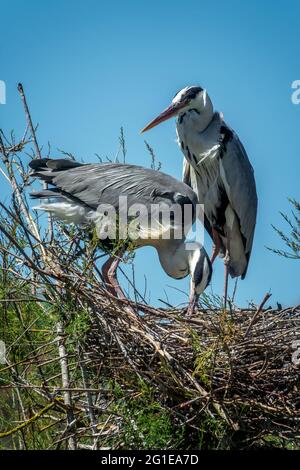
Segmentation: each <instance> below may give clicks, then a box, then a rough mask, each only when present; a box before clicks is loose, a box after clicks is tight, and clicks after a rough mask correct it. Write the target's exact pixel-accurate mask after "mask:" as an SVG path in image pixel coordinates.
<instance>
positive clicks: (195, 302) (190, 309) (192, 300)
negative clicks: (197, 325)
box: [186, 294, 199, 317]
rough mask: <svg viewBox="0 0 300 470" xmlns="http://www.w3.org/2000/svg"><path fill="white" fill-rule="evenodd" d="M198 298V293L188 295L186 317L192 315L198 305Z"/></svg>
mask: <svg viewBox="0 0 300 470" xmlns="http://www.w3.org/2000/svg"><path fill="white" fill-rule="evenodd" d="M198 300H199V295H197V294H194V295H191V296H190V300H189V305H188V308H187V312H186V316H187V317H190V316H191V315H193V313H194V311H195V308H196V307H197V305H198Z"/></svg>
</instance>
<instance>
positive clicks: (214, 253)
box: [210, 228, 221, 264]
mask: <svg viewBox="0 0 300 470" xmlns="http://www.w3.org/2000/svg"><path fill="white" fill-rule="evenodd" d="M212 237H213V251H212V255H211V258H210V262H211V264H213V262H214V261H215V259H216V257H217V256H218V254H219V252H220V248H221V240H220V235H219V234H218V232H217V231H216V230H215V229H214V228H212Z"/></svg>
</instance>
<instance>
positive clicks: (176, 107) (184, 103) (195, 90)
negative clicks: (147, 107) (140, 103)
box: [141, 86, 210, 132]
mask: <svg viewBox="0 0 300 470" xmlns="http://www.w3.org/2000/svg"><path fill="white" fill-rule="evenodd" d="M209 103H210V100H209V97H208V95H207V92H206V90H204V89H203V88H201V87H200V86H189V87H185V88H183V89H182V90H180V91H178V92H177V93H176V95H175V96H174V98H173V100H172V102H171V105H170V106H169V107H168V108H167V109H165V110H164V111H163V112H162V113H161V114H159V115H158V116H157V117H156V118H155V119H153V121H151V122H149V124H147V126H146V127H144V129H142V131H141V132H146V131H148V130H149V129H152V128H153V127H155V126H157V125H158V124H160V123H161V122H163V121H166V120H167V119H170V118H171V117H175V116H179V115H180V114H184V113H186V112H187V111H189V110H191V109H195V110H196V111H198V113H200V114H201V112H203V111H204V110H205V108H206V106H207V105H208V104H209Z"/></svg>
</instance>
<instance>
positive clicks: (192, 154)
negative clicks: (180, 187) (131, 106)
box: [142, 86, 257, 278]
mask: <svg viewBox="0 0 300 470" xmlns="http://www.w3.org/2000/svg"><path fill="white" fill-rule="evenodd" d="M175 116H176V117H177V123H176V128H177V136H178V144H179V146H180V148H181V150H182V152H183V154H184V156H185V161H184V164H183V181H184V182H185V183H187V184H188V185H190V186H191V187H192V188H193V189H194V191H195V192H196V194H197V196H198V199H199V203H200V204H204V212H205V216H204V225H205V228H206V229H207V231H208V232H209V234H210V235H211V237H212V238H213V239H214V241H215V238H216V237H215V233H217V238H218V242H219V244H220V255H221V256H225V254H226V266H227V267H228V270H229V273H230V274H231V276H232V277H236V276H241V277H242V278H244V277H245V275H246V272H247V267H248V262H249V257H250V254H251V249H252V243H253V236H254V229H255V223H256V213H257V195H256V185H255V179H254V174H253V169H252V166H251V164H250V162H249V159H248V156H247V154H246V151H245V149H244V147H243V145H242V143H241V142H240V140H239V138H238V136H237V135H236V133H235V132H234V131H233V130H232V129H230V127H229V126H228V125H227V124H226V122H225V121H224V119H223V115H222V114H221V113H218V112H214V109H213V105H212V101H211V99H210V97H209V96H208V94H207V92H206V90H204V89H202V88H201V87H195V86H193V87H186V88H184V89H183V90H181V91H179V92H178V93H177V94H176V95H175V96H174V98H173V100H172V103H171V105H170V106H169V107H168V108H167V109H165V110H164V111H163V112H162V113H161V114H160V115H159V116H157V117H156V118H155V119H153V120H152V121H151V122H150V123H149V124H148V125H147V126H146V127H145V128H144V129H143V131H142V132H144V131H146V130H149V129H151V128H153V127H154V126H156V125H158V124H160V123H161V122H163V121H165V120H167V119H169V118H171V117H175ZM212 259H214V257H213V258H212Z"/></svg>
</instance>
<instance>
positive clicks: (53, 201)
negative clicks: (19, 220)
mask: <svg viewBox="0 0 300 470" xmlns="http://www.w3.org/2000/svg"><path fill="white" fill-rule="evenodd" d="M29 165H30V167H31V168H32V170H33V172H32V173H31V175H32V176H33V177H38V178H39V179H41V180H43V181H46V182H47V183H48V184H50V185H52V188H49V189H46V190H42V191H38V192H32V193H31V197H33V198H39V199H44V200H46V201H45V202H43V203H42V204H41V205H40V206H39V207H38V208H39V209H42V210H44V211H47V212H50V213H52V214H53V215H54V217H56V218H58V219H61V220H63V221H66V222H69V223H75V224H88V225H91V224H94V225H95V226H96V230H97V234H98V235H99V237H100V238H102V235H103V233H104V232H105V231H106V233H108V232H110V231H109V230H107V224H110V223H113V220H112V214H113V212H112V213H110V215H109V217H107V215H108V212H109V210H110V208H113V209H114V210H115V212H116V213H117V214H118V216H119V220H120V217H121V206H122V207H123V205H124V204H125V202H126V204H125V206H126V216H128V220H129V221H130V223H131V228H132V230H131V231H129V232H128V236H129V238H130V237H131V238H133V239H134V242H135V246H136V247H141V246H146V245H150V246H153V247H154V248H156V250H157V252H158V256H159V260H160V263H161V266H162V267H163V269H164V271H165V272H166V274H168V275H169V276H171V277H172V278H174V279H181V278H184V277H186V276H187V275H188V274H190V275H191V282H190V303H189V310H188V311H189V313H191V312H192V311H193V309H194V305H195V303H196V301H197V299H198V297H199V295H200V294H201V293H202V292H203V291H204V290H205V289H206V287H207V286H208V284H209V282H210V279H211V275H212V266H211V262H210V259H209V257H208V256H207V253H206V251H205V249H204V248H203V246H202V245H201V244H200V243H196V242H194V243H193V244H192V245H191V247H192V249H187V242H186V235H187V232H188V230H189V229H190V227H191V226H192V224H193V222H194V221H195V218H196V212H197V211H196V208H197V203H198V199H197V196H196V194H195V192H194V191H193V190H192V189H191V188H190V187H189V186H188V185H186V184H185V183H182V182H180V181H177V180H176V179H175V178H173V177H171V176H169V175H166V174H164V173H162V172H160V171H155V170H152V169H148V168H143V167H140V166H135V165H128V164H117V163H105V164H102V163H96V164H82V163H78V162H76V161H73V160H67V159H57V160H54V159H48V158H43V159H37V160H33V161H32V162H31V163H30V164H29ZM121 197H122V202H120V201H121ZM124 198H125V199H124ZM132 207H134V210H133V212H132V213H130V209H131V208H132ZM174 207H176V210H175V211H174ZM187 207H189V208H190V209H191V210H190V217H185V215H184V214H185V211H186V210H187V209H186V208H187ZM123 208H124V207H123ZM153 208H155V210H154V211H153ZM178 208H179V209H180V210H178ZM135 209H138V211H137V212H138V213H139V212H140V211H141V210H142V209H145V210H146V215H145V213H144V217H140V215H141V214H138V216H137V212H135ZM167 209H168V210H169V211H170V214H171V217H169V218H167V217H164V214H165V213H166V212H167ZM153 214H154V216H153ZM123 215H124V214H123ZM123 215H122V217H123ZM150 216H151V217H152V218H153V217H154V219H155V220H154V222H155V223H153V220H151V224H150V227H149V218H151V217H150ZM128 220H127V222H128ZM137 221H138V223H136V222H137ZM183 226H184V230H181V231H178V230H177V229H178V228H183ZM109 228H110V227H109ZM118 229H119V230H120V227H119V228H118ZM168 230H169V232H168ZM178 234H179V235H178ZM165 235H167V236H165ZM124 251H125V247H124V248H122V249H121V250H119V252H118V253H116V254H115V256H111V257H110V258H109V259H108V260H107V261H106V263H105V264H104V265H103V267H102V275H103V280H104V281H105V283H106V285H107V288H108V290H110V292H111V293H112V294H114V295H116V296H119V297H120V298H124V297H125V296H124V294H123V292H122V289H121V287H120V285H119V284H118V281H117V277H116V270H117V267H118V264H119V262H120V260H121V259H122V255H123V254H124Z"/></svg>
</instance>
